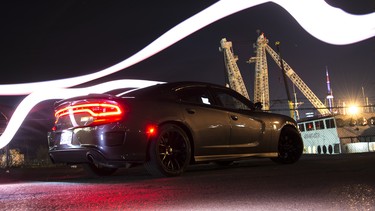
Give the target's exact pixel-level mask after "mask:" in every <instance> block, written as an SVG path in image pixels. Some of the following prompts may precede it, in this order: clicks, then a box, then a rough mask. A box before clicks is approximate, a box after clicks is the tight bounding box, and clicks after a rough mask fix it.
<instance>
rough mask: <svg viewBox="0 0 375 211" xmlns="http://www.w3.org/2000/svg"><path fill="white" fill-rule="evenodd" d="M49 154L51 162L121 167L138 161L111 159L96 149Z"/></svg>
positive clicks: (59, 151)
mask: <svg viewBox="0 0 375 211" xmlns="http://www.w3.org/2000/svg"><path fill="white" fill-rule="evenodd" d="M49 156H50V158H51V160H52V162H53V163H67V164H79V163H95V164H99V165H101V166H107V167H123V166H126V165H127V164H128V163H139V162H140V161H137V160H132V161H130V160H111V159H108V158H106V157H105V156H104V155H103V154H102V153H101V152H100V151H98V150H96V149H74V150H56V151H50V153H49Z"/></svg>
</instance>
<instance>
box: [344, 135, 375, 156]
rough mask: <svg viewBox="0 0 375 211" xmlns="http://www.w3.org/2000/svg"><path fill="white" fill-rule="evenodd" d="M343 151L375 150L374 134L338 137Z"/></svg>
mask: <svg viewBox="0 0 375 211" xmlns="http://www.w3.org/2000/svg"><path fill="white" fill-rule="evenodd" d="M340 142H341V146H342V152H343V153H361V152H375V136H373V135H372V136H355V137H341V138H340Z"/></svg>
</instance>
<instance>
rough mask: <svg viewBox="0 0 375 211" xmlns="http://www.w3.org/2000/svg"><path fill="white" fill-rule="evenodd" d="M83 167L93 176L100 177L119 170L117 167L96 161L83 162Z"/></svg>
mask: <svg viewBox="0 0 375 211" xmlns="http://www.w3.org/2000/svg"><path fill="white" fill-rule="evenodd" d="M83 167H84V169H85V170H86V171H87V172H88V173H89V174H90V175H91V176H99V177H105V176H110V175H112V174H113V173H115V172H116V171H117V168H110V167H105V166H100V165H96V164H94V163H86V164H83Z"/></svg>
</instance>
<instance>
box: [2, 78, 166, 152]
mask: <svg viewBox="0 0 375 211" xmlns="http://www.w3.org/2000/svg"><path fill="white" fill-rule="evenodd" d="M160 83H164V82H158V81H146V80H127V79H123V80H116V81H111V82H106V83H102V84H98V85H95V86H91V87H85V88H70V89H65V88H50V89H46V90H44V91H42V90H41V91H38V92H33V93H31V94H30V95H28V96H27V97H26V98H25V99H24V100H22V102H21V103H20V104H19V105H18V107H17V108H16V110H15V111H14V114H13V116H12V118H11V119H10V121H9V123H8V126H7V127H6V129H5V131H4V133H3V134H2V135H1V136H0V149H1V148H3V147H5V146H6V145H7V144H8V143H9V142H10V141H11V140H12V138H13V137H14V135H15V134H16V132H17V130H18V129H19V128H20V126H21V124H22V122H23V121H24V120H25V118H26V116H27V114H28V113H29V112H30V111H31V109H32V108H33V107H34V106H35V105H37V104H38V103H40V102H42V101H46V100H53V99H65V98H70V97H75V96H82V95H87V94H90V93H98V94H100V93H104V92H108V91H111V90H115V89H120V88H143V87H148V86H152V85H155V84H160Z"/></svg>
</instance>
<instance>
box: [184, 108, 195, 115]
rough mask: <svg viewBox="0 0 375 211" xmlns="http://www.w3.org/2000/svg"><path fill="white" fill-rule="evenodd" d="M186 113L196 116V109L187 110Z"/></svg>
mask: <svg viewBox="0 0 375 211" xmlns="http://www.w3.org/2000/svg"><path fill="white" fill-rule="evenodd" d="M186 111H187V112H188V114H195V109H192V108H187V109H186Z"/></svg>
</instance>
